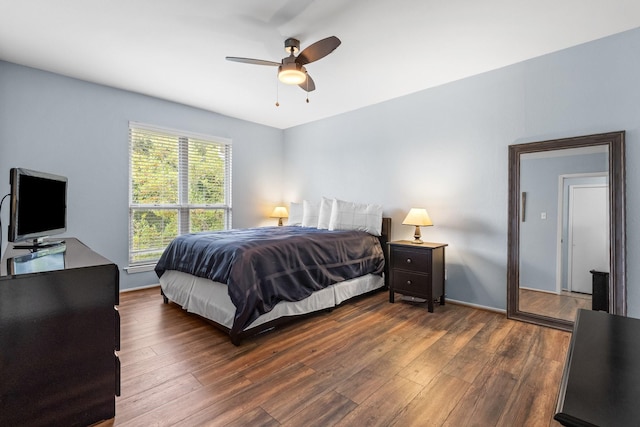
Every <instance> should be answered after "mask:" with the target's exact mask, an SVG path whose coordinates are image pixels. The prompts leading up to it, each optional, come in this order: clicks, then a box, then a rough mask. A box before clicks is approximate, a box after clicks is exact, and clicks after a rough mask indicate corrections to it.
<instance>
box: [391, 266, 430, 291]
mask: <svg viewBox="0 0 640 427" xmlns="http://www.w3.org/2000/svg"><path fill="white" fill-rule="evenodd" d="M391 279H392V282H391V283H392V287H393V291H394V292H398V293H403V291H404V292H408V293H409V294H411V295H413V296H416V297H423V298H429V297H431V295H429V294H430V293H431V292H430V287H429V280H430V277H429V275H428V274H416V273H411V272H408V271H402V270H393V273H392V278H391Z"/></svg>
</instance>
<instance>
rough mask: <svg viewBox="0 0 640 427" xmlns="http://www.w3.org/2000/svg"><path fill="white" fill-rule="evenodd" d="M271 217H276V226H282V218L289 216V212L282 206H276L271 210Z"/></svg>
mask: <svg viewBox="0 0 640 427" xmlns="http://www.w3.org/2000/svg"><path fill="white" fill-rule="evenodd" d="M271 218H278V226H280V227H281V226H282V218H289V212H287V208H285V207H284V206H276V207H275V209H273V212H271Z"/></svg>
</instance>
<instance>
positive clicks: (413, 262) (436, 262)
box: [388, 240, 447, 313]
mask: <svg viewBox="0 0 640 427" xmlns="http://www.w3.org/2000/svg"><path fill="white" fill-rule="evenodd" d="M388 244H389V252H390V256H389V259H390V261H391V262H390V266H389V275H390V278H391V280H390V281H389V302H394V293H395V292H398V293H399V294H402V295H406V296H413V297H418V298H423V299H425V300H427V308H428V309H429V312H430V313H433V300H434V299H435V298H439V299H440V305H444V248H445V246H447V244H446V243H428V242H424V243H423V244H415V243H412V242H411V241H410V240H396V241H394V242H389V243H388Z"/></svg>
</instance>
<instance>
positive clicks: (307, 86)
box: [306, 74, 309, 104]
mask: <svg viewBox="0 0 640 427" xmlns="http://www.w3.org/2000/svg"><path fill="white" fill-rule="evenodd" d="M306 92H307V104H308V103H309V75H308V74H307V91H306Z"/></svg>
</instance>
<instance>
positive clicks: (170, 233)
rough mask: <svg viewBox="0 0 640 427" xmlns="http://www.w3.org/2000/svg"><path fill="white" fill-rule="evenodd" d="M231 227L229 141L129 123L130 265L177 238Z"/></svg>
mask: <svg viewBox="0 0 640 427" xmlns="http://www.w3.org/2000/svg"><path fill="white" fill-rule="evenodd" d="M229 228H231V142H230V141H228V140H225V139H224V138H216V137H210V136H203V135H194V134H190V133H187V132H180V131H173V130H167V129H161V128H154V127H151V126H148V125H143V124H139V123H133V122H131V123H129V265H130V266H136V265H143V264H154V263H155V262H156V261H157V260H158V259H159V258H160V255H161V254H162V251H163V250H164V248H165V247H166V246H167V245H168V244H169V242H171V240H173V239H174V238H175V237H176V236H178V235H181V234H186V233H195V232H198V231H206V230H226V229H229Z"/></svg>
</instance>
